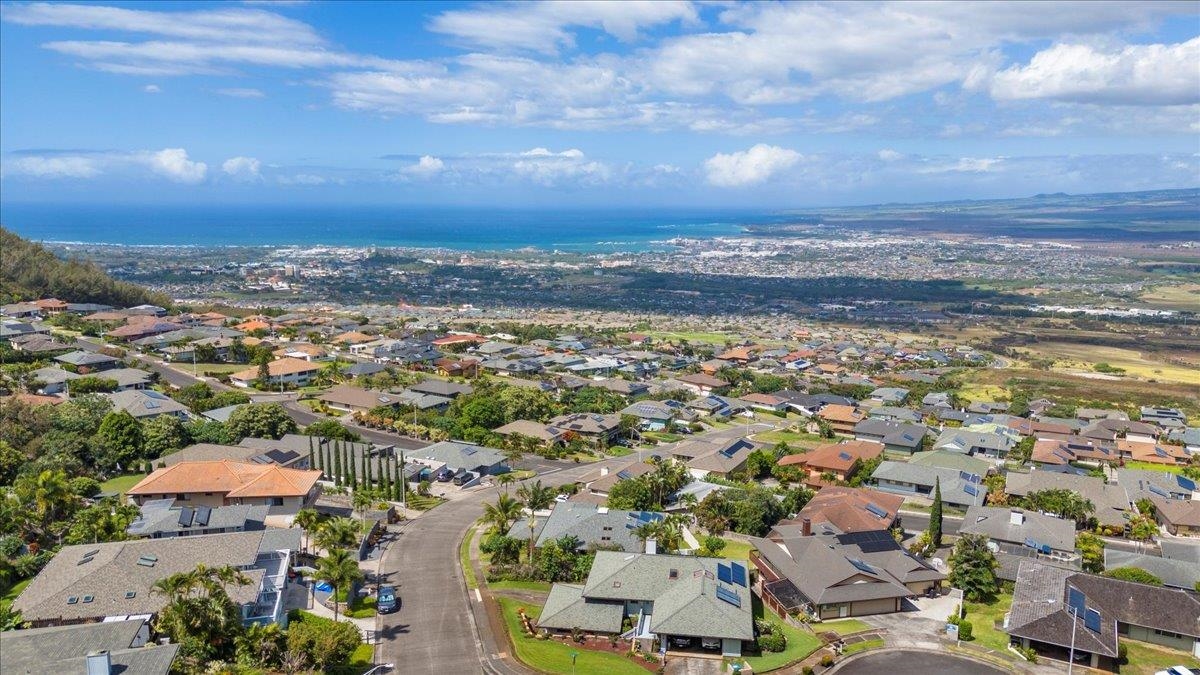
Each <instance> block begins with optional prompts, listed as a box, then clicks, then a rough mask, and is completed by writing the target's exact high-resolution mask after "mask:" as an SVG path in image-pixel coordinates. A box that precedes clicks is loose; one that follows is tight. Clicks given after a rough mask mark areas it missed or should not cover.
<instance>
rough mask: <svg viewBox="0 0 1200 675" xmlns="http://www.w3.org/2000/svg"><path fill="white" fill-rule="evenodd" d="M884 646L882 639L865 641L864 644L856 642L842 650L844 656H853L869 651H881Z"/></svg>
mask: <svg viewBox="0 0 1200 675" xmlns="http://www.w3.org/2000/svg"><path fill="white" fill-rule="evenodd" d="M882 646H883V640H881V639H875V640H863V641H862V642H855V643H854V644H850V645H846V648H845V649H843V650H842V656H850V655H851V654H857V653H859V652H865V651H867V650H868V649H879V648H880V647H882Z"/></svg>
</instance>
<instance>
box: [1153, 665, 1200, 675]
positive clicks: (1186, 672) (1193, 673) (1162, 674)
mask: <svg viewBox="0 0 1200 675" xmlns="http://www.w3.org/2000/svg"><path fill="white" fill-rule="evenodd" d="M1154 675H1200V670H1196V669H1195V668H1188V667H1187V666H1171V667H1170V668H1167V669H1166V670H1160V671H1158V672H1157V673H1155V674H1154Z"/></svg>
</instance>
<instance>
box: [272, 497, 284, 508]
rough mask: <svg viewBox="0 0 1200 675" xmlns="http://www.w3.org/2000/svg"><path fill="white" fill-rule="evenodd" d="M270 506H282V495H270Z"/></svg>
mask: <svg viewBox="0 0 1200 675" xmlns="http://www.w3.org/2000/svg"><path fill="white" fill-rule="evenodd" d="M271 506H283V497H271Z"/></svg>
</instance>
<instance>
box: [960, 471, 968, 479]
mask: <svg viewBox="0 0 1200 675" xmlns="http://www.w3.org/2000/svg"><path fill="white" fill-rule="evenodd" d="M958 477H959V478H961V479H962V480H970V479H971V474H969V473H967V472H966V471H959V472H958Z"/></svg>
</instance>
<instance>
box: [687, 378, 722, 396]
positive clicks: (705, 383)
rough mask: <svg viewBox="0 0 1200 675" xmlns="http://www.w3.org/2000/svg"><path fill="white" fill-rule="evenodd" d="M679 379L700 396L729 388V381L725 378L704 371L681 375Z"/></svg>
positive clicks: (717, 392) (720, 392)
mask: <svg viewBox="0 0 1200 675" xmlns="http://www.w3.org/2000/svg"><path fill="white" fill-rule="evenodd" d="M679 381H680V382H682V383H683V384H684V385H685V386H687V388H688V389H691V390H692V391H694V392H695V393H697V394H699V395H701V396H703V395H705V394H722V393H725V391H727V390H728V389H729V383H728V382H726V381H725V380H722V379H721V378H719V377H713V376H712V375H706V374H704V373H694V374H691V375H683V376H681V377H680V378H679Z"/></svg>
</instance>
